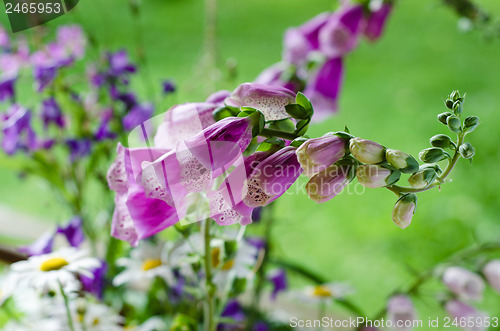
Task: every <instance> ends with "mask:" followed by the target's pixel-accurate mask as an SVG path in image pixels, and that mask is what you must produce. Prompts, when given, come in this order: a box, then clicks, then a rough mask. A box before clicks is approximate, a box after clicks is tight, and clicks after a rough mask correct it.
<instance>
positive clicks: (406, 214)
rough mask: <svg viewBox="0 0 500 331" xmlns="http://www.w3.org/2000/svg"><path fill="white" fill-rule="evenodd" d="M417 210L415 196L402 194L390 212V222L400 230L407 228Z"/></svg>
mask: <svg viewBox="0 0 500 331" xmlns="http://www.w3.org/2000/svg"><path fill="white" fill-rule="evenodd" d="M416 208H417V195H416V194H414V193H408V194H403V195H402V196H401V197H400V198H399V199H398V201H397V202H396V204H395V205H394V209H393V210H392V221H393V222H394V224H396V225H397V226H399V227H400V228H401V229H404V228H406V227H408V226H409V225H410V223H411V219H412V218H413V214H415V209H416Z"/></svg>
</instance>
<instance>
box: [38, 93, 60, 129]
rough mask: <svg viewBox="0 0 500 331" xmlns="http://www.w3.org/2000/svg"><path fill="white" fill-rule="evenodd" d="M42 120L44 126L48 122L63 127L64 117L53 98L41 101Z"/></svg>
mask: <svg viewBox="0 0 500 331" xmlns="http://www.w3.org/2000/svg"><path fill="white" fill-rule="evenodd" d="M42 120H43V125H44V127H45V128H47V127H48V126H49V124H50V123H53V124H55V125H57V126H58V127H60V128H62V127H64V118H63V115H62V112H61V108H60V107H59V105H58V104H57V102H56V100H55V99H54V98H49V99H46V100H44V101H43V103H42Z"/></svg>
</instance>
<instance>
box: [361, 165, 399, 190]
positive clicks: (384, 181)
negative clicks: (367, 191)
mask: <svg viewBox="0 0 500 331" xmlns="http://www.w3.org/2000/svg"><path fill="white" fill-rule="evenodd" d="M356 177H357V178H358V182H359V183H360V184H361V185H363V186H366V187H369V188H378V187H385V186H388V185H392V184H394V183H396V182H397V181H398V180H399V178H400V177H401V172H400V171H399V170H397V169H394V168H392V167H390V166H379V165H373V164H362V165H360V166H359V167H358V169H357V171H356Z"/></svg>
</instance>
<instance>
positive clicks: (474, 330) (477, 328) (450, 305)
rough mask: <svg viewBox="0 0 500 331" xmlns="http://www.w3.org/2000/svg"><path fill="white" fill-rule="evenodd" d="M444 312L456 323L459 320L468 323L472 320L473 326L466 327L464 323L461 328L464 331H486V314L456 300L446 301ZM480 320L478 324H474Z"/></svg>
mask: <svg viewBox="0 0 500 331" xmlns="http://www.w3.org/2000/svg"><path fill="white" fill-rule="evenodd" d="M445 310H446V311H447V312H448V315H450V317H451V318H452V319H455V318H456V319H457V320H458V321H460V320H465V321H468V320H469V319H471V320H473V321H474V322H475V323H474V326H471V327H470V326H468V324H467V323H466V324H465V326H464V327H463V329H464V330H467V331H484V330H486V329H487V327H486V325H487V324H486V323H485V322H486V320H487V319H489V317H488V315H487V314H486V313H483V312H480V311H477V310H476V309H475V308H474V307H472V306H469V305H467V304H465V303H463V302H461V301H458V300H451V301H448V302H447V303H446V305H445ZM478 319H479V320H482V321H481V322H480V323H476V321H478Z"/></svg>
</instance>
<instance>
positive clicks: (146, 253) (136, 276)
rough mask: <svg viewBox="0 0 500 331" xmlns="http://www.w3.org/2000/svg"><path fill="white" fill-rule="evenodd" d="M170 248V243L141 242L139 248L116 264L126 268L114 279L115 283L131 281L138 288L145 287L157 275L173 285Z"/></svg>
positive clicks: (120, 283) (117, 284) (121, 283)
mask: <svg viewBox="0 0 500 331" xmlns="http://www.w3.org/2000/svg"><path fill="white" fill-rule="evenodd" d="M169 248H170V245H169V244H160V245H155V244H153V243H151V242H148V241H143V242H141V243H140V244H139V246H138V247H137V248H134V249H132V251H131V253H130V257H124V258H120V259H118V260H117V261H116V264H117V265H118V266H120V267H124V268H125V270H123V271H122V272H121V273H119V274H118V275H117V276H116V277H115V278H114V279H113V285H115V286H120V285H123V284H126V283H129V284H131V285H132V286H134V287H136V288H138V289H144V288H145V287H148V286H149V282H150V281H151V280H152V279H154V278H155V277H161V278H163V279H164V280H165V281H166V282H167V284H169V285H173V284H174V283H175V277H174V274H173V272H172V269H171V265H170V264H169V261H168V250H169Z"/></svg>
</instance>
